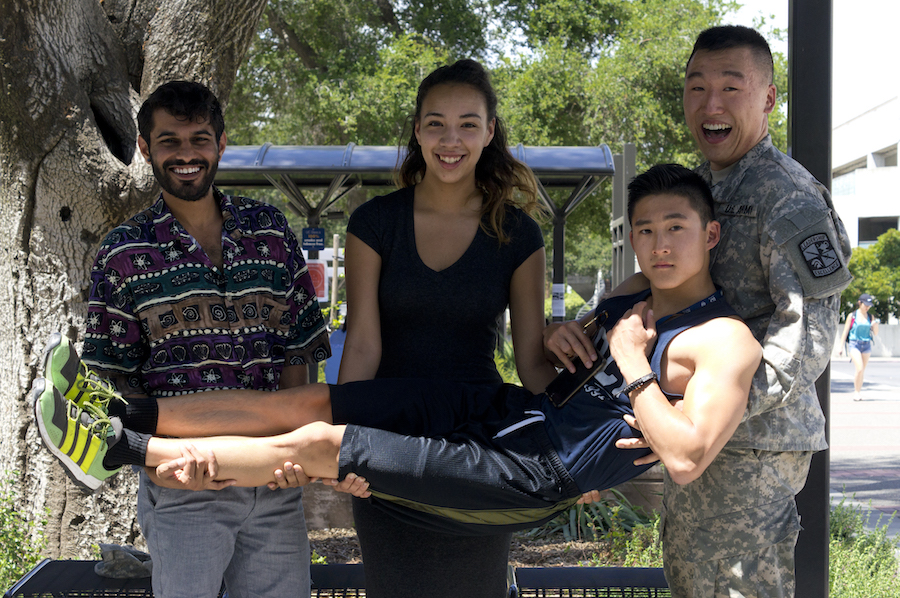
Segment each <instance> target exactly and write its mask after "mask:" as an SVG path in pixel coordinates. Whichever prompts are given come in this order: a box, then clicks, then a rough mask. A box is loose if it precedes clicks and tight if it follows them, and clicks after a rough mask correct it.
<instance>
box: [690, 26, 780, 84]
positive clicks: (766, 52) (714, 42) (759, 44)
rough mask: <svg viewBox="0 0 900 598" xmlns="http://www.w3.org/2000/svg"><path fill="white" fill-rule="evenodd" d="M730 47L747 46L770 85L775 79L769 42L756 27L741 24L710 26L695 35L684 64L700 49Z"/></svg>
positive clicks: (717, 49) (709, 49)
mask: <svg viewBox="0 0 900 598" xmlns="http://www.w3.org/2000/svg"><path fill="white" fill-rule="evenodd" d="M732 48H747V49H749V50H750V51H751V53H752V54H753V56H754V58H756V64H757V66H758V67H759V68H760V70H761V71H762V72H763V74H764V75H767V77H768V79H769V84H770V85H771V84H772V83H774V81H775V63H774V62H773V61H772V50H771V49H770V48H769V42H767V41H766V38H764V37H763V36H762V35H760V33H759V32H758V31H757V30H756V29H751V28H750V27H743V26H741V25H721V26H719V27H710V28H709V29H707V30H705V31H703V32H701V33H700V35H698V36H697V41H695V42H694V49H693V51H692V52H691V55H690V57H689V58H688V61H687V64H685V70H686V69H687V65H688V64H690V63H691V58H693V57H694V54H696V53H697V52H700V51H701V50H703V51H706V52H719V51H722V50H730V49H732Z"/></svg>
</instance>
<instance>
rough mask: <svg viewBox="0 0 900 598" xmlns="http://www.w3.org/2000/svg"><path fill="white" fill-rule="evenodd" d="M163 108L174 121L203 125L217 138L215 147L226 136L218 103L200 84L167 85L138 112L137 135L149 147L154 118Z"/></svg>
mask: <svg viewBox="0 0 900 598" xmlns="http://www.w3.org/2000/svg"><path fill="white" fill-rule="evenodd" d="M159 108H162V109H163V110H165V111H166V112H168V113H169V114H171V115H172V116H174V117H176V118H183V119H186V120H189V121H192V122H194V121H206V122H208V123H209V124H210V125H211V126H212V128H213V131H214V132H215V134H216V143H218V142H219V140H220V139H221V138H222V133H223V132H225V117H224V116H222V105H221V104H219V99H218V98H217V97H216V95H215V94H214V93H213V92H212V91H210V90H209V88H208V87H207V86H205V85H203V84H202V83H196V82H194V81H169V82H168V83H163V84H162V85H160V86H159V87H157V88H156V90H154V92H153V93H151V94H150V97H148V98H147V99H146V100H145V101H144V103H143V104H142V105H141V109H140V110H139V111H138V116H137V121H138V131H139V132H140V134H141V137H143V138H144V141H146V142H147V143H148V144H149V143H150V132H151V131H152V130H153V114H154V112H156V110H157V109H159Z"/></svg>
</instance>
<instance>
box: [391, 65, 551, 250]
mask: <svg viewBox="0 0 900 598" xmlns="http://www.w3.org/2000/svg"><path fill="white" fill-rule="evenodd" d="M445 84H455V85H468V86H470V87H473V88H474V89H476V90H477V91H478V92H479V93H481V95H482V96H484V102H485V104H486V106H487V116H488V121H490V120H491V119H493V120H494V138H493V139H491V142H490V143H489V144H488V146H487V147H486V148H484V151H483V152H482V153H481V157H480V158H479V159H478V163H477V164H476V165H475V184H476V186H477V187H478V189H479V190H480V191H481V193H482V195H483V201H482V206H481V228H482V229H483V230H484V231H485V232H486V233H487V234H489V235H491V236H494V237H497V239H499V241H500V242H501V243H507V242H508V241H509V238H508V235H506V233H504V231H503V220H504V217H505V215H506V207H507V206H517V207H519V208H521V209H522V210H524V211H525V213H527V214H528V215H529V216H535V215H536V214H537V213H539V212H540V211H541V208H540V205H539V204H538V201H537V182H536V180H535V178H534V173H532V172H531V169H530V168H528V166H526V165H525V164H523V163H522V162H519V161H518V160H516V159H515V158H514V157H513V155H512V154H511V153H510V151H509V147H507V142H506V128H505V127H504V125H503V122H502V121H501V120H500V117H499V116H497V94H496V93H495V92H494V88H493V86H492V85H491V80H490V76H489V75H488V73H487V71H486V70H485V69H484V67H483V66H481V64H479V63H478V62H476V61H474V60H469V59H466V60H459V61H457V62H455V63H453V64H451V65H447V66H442V67H440V68H438V69H436V70H435V71H433V72H432V73H431V74H430V75H428V76H427V77H425V79H424V80H422V83H421V84H420V85H419V91H418V94H417V95H416V113H415V114H414V115H413V116H412V118H411V119H410V123H408V124H407V128H409V129H411V131H410V135H409V142H408V143H407V152H406V156H405V157H404V159H403V162H402V163H401V164H400V168H399V169H398V170H397V184H398V185H399V186H400V187H412V186H414V185H417V184H418V183H420V182H421V181H422V179H423V177H424V176H425V157H424V156H423V155H422V146H420V145H419V141H418V140H417V139H416V131H415V124H416V123H417V122H419V118H420V117H421V114H422V103H423V102H424V101H425V97H426V96H427V95H428V93H429V92H430V91H431V90H432V89H433V88H434V87H435V86H437V85H445Z"/></svg>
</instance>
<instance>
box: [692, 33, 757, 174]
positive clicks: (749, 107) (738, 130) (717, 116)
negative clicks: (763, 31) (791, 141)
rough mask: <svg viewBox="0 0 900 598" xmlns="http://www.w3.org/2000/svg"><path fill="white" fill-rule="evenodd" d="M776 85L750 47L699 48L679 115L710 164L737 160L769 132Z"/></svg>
mask: <svg viewBox="0 0 900 598" xmlns="http://www.w3.org/2000/svg"><path fill="white" fill-rule="evenodd" d="M774 107H775V86H774V85H772V84H771V83H770V81H769V77H768V75H767V74H766V73H765V72H764V71H763V69H762V68H760V65H759V63H758V61H757V60H756V59H755V57H754V55H753V52H752V50H751V49H749V48H742V47H738V48H730V49H728V50H719V51H713V52H711V51H706V50H701V51H698V52H697V53H696V54H694V56H693V58H691V60H690V62H689V63H688V66H687V71H686V73H685V79H684V117H685V121H686V122H687V125H688V128H689V129H690V131H691V134H692V135H693V136H694V140H695V141H696V142H697V145H698V147H699V148H700V151H701V152H703V155H704V156H705V157H706V159H707V160H709V163H710V167H711V168H712V169H713V170H722V169H723V168H727V167H728V166H731V165H732V164H734V163H735V162H737V161H738V160H740V159H741V158H742V157H743V156H744V154H746V153H747V152H748V151H750V149H751V148H753V146H755V145H756V144H757V143H759V142H760V141H761V140H762V139H763V138H764V137H765V136H766V134H767V133H768V130H769V120H768V115H769V113H770V112H772V110H773V108H774Z"/></svg>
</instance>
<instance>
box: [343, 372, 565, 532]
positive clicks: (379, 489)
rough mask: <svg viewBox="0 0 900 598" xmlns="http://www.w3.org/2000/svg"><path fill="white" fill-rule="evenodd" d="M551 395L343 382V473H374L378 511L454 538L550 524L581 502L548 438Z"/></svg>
mask: <svg viewBox="0 0 900 598" xmlns="http://www.w3.org/2000/svg"><path fill="white" fill-rule="evenodd" d="M542 397H543V395H532V394H531V393H530V392H528V391H527V390H525V389H523V388H520V387H517V386H511V385H502V386H500V385H498V386H479V385H470V384H463V383H452V382H445V381H440V382H436V381H432V380H405V379H404V380H390V379H384V380H372V381H365V382H355V383H350V384H344V385H341V386H333V387H331V403H332V414H333V418H334V422H335V423H346V424H348V427H347V431H346V433H345V434H344V439H343V442H342V443H341V454H340V477H341V478H343V477H344V476H345V475H347V474H348V473H351V472H352V473H356V474H357V475H361V476H363V477H365V478H366V479H367V480H368V481H369V482H370V484H371V487H370V490H371V491H372V502H373V504H374V505H376V506H377V508H379V509H381V510H384V511H386V512H388V513H390V514H392V515H393V516H395V517H397V518H399V519H402V520H403V521H405V522H407V523H411V524H413V525H418V526H420V527H426V528H429V529H433V530H436V531H441V532H444V533H456V534H463V535H469V536H471V535H476V534H486V535H492V534H498V533H503V532H507V531H513V530H518V529H527V528H531V527H535V526H538V525H541V524H542V523H544V522H546V521H549V520H550V519H552V518H553V517H554V516H556V515H557V514H558V513H559V512H560V511H562V510H564V509H566V508H568V507H569V506H570V505H572V504H574V503H575V502H576V501H577V500H578V498H579V497H580V496H581V492H580V491H579V490H578V487H577V486H576V485H575V482H574V481H573V480H572V478H571V476H569V474H568V472H566V470H565V468H564V467H563V465H562V463H561V462H560V460H559V457H558V455H557V453H556V451H555V450H554V448H553V446H552V444H551V442H550V439H549V438H548V437H547V433H546V431H545V429H544V425H543V414H542V413H541V412H540V403H541V399H542ZM363 423H364V424H365V426H362V425H354V424H363Z"/></svg>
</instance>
